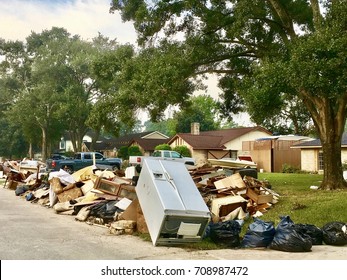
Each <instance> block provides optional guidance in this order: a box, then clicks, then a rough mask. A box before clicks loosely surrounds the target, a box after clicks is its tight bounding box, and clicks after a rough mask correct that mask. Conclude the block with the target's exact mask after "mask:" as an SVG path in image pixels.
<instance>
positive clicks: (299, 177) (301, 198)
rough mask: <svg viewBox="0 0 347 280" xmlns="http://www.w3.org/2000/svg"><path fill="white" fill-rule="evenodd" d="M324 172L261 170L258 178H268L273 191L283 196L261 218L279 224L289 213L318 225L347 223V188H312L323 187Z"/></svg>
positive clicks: (302, 220) (295, 217)
mask: <svg viewBox="0 0 347 280" xmlns="http://www.w3.org/2000/svg"><path fill="white" fill-rule="evenodd" d="M322 178H323V175H318V174H293V173H291V174H288V173H259V180H268V181H269V182H270V184H271V186H272V190H273V191H275V192H277V193H278V194H279V195H280V196H281V197H280V200H279V202H278V203H276V204H274V205H273V207H272V208H271V209H269V210H268V212H267V213H265V214H264V215H263V216H262V217H260V218H261V219H262V220H266V221H273V222H274V223H275V224H276V225H277V224H278V222H279V221H280V216H287V215H288V216H290V218H291V219H292V221H293V222H294V223H297V224H313V225H316V226H318V227H322V226H324V225H325V224H326V223H328V222H332V221H341V222H347V203H346V202H347V190H336V191H324V190H312V189H310V186H320V183H321V181H322Z"/></svg>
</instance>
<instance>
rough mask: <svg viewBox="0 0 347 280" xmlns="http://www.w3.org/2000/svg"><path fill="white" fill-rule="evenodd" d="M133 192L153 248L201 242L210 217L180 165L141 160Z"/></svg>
mask: <svg viewBox="0 0 347 280" xmlns="http://www.w3.org/2000/svg"><path fill="white" fill-rule="evenodd" d="M135 190H136V194H137V197H138V200H139V203H140V206H141V209H142V212H143V214H144V217H145V220H146V224H147V227H148V230H149V234H150V236H151V240H152V243H153V245H155V246H156V245H168V244H170V243H172V244H178V243H186V242H198V241H200V240H201V238H202V237H203V235H204V232H205V230H206V227H207V225H208V223H209V222H210V220H211V213H210V211H209V209H208V207H207V205H206V203H205V202H204V200H203V198H202V196H201V194H200V192H199V190H198V189H197V187H196V185H195V183H194V181H193V179H192V177H191V176H190V174H189V172H188V170H187V168H186V166H185V165H184V163H180V162H173V161H169V160H157V159H145V160H144V162H143V166H142V170H141V173H140V176H139V179H138V182H137V185H136V188H135Z"/></svg>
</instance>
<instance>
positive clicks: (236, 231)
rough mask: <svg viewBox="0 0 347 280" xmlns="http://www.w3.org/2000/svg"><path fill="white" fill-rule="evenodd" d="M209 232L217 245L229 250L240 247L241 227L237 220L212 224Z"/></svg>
mask: <svg viewBox="0 0 347 280" xmlns="http://www.w3.org/2000/svg"><path fill="white" fill-rule="evenodd" d="M208 232H209V236H210V237H211V240H212V241H213V242H215V243H216V244H221V245H223V246H226V247H229V248H235V247H239V246H240V232H241V225H240V223H239V222H237V221H235V220H230V221H225V222H219V223H214V224H210V225H209V229H208Z"/></svg>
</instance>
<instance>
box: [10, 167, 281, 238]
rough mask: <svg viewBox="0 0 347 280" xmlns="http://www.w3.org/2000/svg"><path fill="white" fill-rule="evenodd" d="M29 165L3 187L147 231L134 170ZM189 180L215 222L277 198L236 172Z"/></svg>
mask: <svg viewBox="0 0 347 280" xmlns="http://www.w3.org/2000/svg"><path fill="white" fill-rule="evenodd" d="M27 166H29V165H27ZM34 167H35V168H36V172H35V169H33V168H32V169H30V168H28V167H27V168H26V169H25V170H24V169H22V170H20V169H18V170H16V171H13V170H12V171H11V172H9V173H8V174H7V175H8V176H7V179H6V183H5V184H6V187H7V188H8V189H12V190H14V191H15V194H16V195H17V196H21V197H23V198H25V199H26V200H27V201H30V202H31V203H37V204H40V205H43V206H46V207H48V208H53V209H54V211H55V212H56V213H57V214H61V215H74V216H75V219H76V220H77V221H83V222H86V223H88V224H90V225H96V226H101V227H105V228H107V229H109V232H110V233H112V234H117V235H118V234H124V233H126V234H132V233H133V232H134V231H138V232H140V233H148V232H149V230H148V227H147V224H146V221H145V217H144V215H143V212H142V209H141V206H140V203H139V199H138V197H137V194H136V191H135V187H136V183H137V181H136V179H138V177H139V174H138V173H137V171H136V168H135V167H128V168H127V170H126V171H125V172H124V173H121V172H119V171H118V172H117V173H115V172H113V171H108V170H100V169H95V167H93V166H90V167H86V168H84V169H81V170H79V171H77V172H75V173H73V174H69V173H67V172H66V171H64V170H60V171H52V172H50V173H41V172H39V171H40V170H39V169H40V168H39V165H35V164H34ZM187 172H188V170H187ZM189 176H191V178H192V180H193V182H194V183H195V185H196V187H197V189H198V190H199V192H200V194H201V196H202V198H203V200H204V201H205V203H206V205H207V207H208V209H209V210H210V212H211V217H212V221H213V222H215V223H217V222H221V221H227V220H236V219H244V218H246V217H249V216H253V217H258V216H261V215H262V213H264V212H266V211H267V209H269V208H270V207H271V205H272V204H274V203H277V201H278V198H279V195H278V194H276V193H275V192H273V191H272V190H270V188H269V187H271V186H270V184H269V183H268V182H266V181H260V180H258V179H256V178H254V177H252V176H247V175H245V176H243V178H242V177H241V173H239V172H234V171H230V170H226V169H219V168H217V167H211V166H210V167H199V168H198V167H196V168H193V169H192V168H190V170H189Z"/></svg>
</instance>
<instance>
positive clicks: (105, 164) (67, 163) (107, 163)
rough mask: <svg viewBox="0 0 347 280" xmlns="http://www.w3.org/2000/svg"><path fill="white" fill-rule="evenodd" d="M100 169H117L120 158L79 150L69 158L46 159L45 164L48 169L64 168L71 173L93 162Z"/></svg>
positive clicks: (120, 161)
mask: <svg viewBox="0 0 347 280" xmlns="http://www.w3.org/2000/svg"><path fill="white" fill-rule="evenodd" d="M94 157H95V165H96V167H98V168H100V169H110V170H117V169H120V168H121V165H122V160H121V159H120V158H105V157H104V156H103V155H102V154H101V153H98V152H80V153H76V154H75V156H74V157H73V158H71V159H68V158H67V159H52V158H51V159H47V161H46V165H47V169H48V170H49V171H59V170H60V169H64V170H65V171H67V172H69V173H73V172H75V171H77V170H80V169H82V168H84V167H87V166H91V165H93V164H94Z"/></svg>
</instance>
